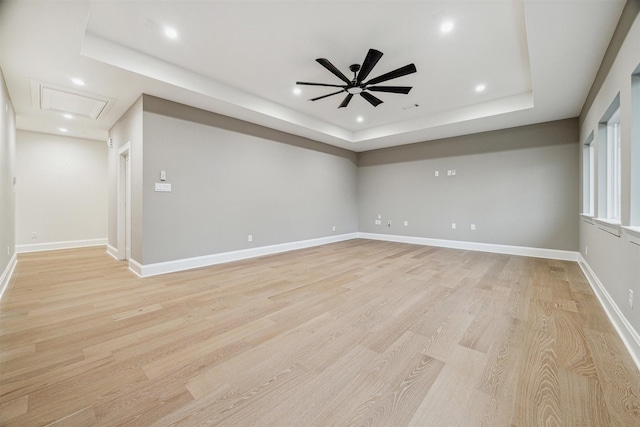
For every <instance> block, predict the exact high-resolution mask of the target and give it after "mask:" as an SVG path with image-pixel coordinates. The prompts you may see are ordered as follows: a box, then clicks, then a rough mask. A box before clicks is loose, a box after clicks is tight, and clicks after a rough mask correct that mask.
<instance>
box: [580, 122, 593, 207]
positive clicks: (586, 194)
mask: <svg viewBox="0 0 640 427" xmlns="http://www.w3.org/2000/svg"><path fill="white" fill-rule="evenodd" d="M582 187H583V193H582V213H583V214H584V215H587V216H593V215H594V214H595V206H594V205H595V147H594V144H593V132H591V133H590V134H589V137H588V138H587V142H585V144H584V148H583V149H582Z"/></svg>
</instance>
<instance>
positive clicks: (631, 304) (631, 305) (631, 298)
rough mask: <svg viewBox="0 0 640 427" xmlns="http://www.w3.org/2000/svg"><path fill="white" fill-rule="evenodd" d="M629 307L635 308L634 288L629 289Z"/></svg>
mask: <svg viewBox="0 0 640 427" xmlns="http://www.w3.org/2000/svg"><path fill="white" fill-rule="evenodd" d="M629 307H630V308H633V289H629Z"/></svg>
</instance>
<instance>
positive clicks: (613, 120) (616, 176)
mask: <svg viewBox="0 0 640 427" xmlns="http://www.w3.org/2000/svg"><path fill="white" fill-rule="evenodd" d="M620 122H621V114H620V107H618V108H617V109H616V110H615V111H614V112H613V114H611V117H609V119H608V120H607V187H606V188H607V217H606V218H607V219H608V220H610V221H611V222H614V223H620V222H621V219H622V157H621V149H622V137H621V129H620Z"/></svg>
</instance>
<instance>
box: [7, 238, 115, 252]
mask: <svg viewBox="0 0 640 427" xmlns="http://www.w3.org/2000/svg"><path fill="white" fill-rule="evenodd" d="M106 244H107V239H106V238H105V239H89V240H69V241H66V242H51V243H35V244H32V245H17V246H16V252H17V253H19V254H24V253H28V252H42V251H56V250H59V249H75V248H88V247H91V246H105V245H106Z"/></svg>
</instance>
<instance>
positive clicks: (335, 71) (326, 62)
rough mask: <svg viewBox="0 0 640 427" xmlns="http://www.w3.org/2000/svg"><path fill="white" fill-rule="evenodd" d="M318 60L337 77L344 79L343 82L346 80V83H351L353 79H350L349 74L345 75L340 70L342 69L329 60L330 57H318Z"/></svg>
mask: <svg viewBox="0 0 640 427" xmlns="http://www.w3.org/2000/svg"><path fill="white" fill-rule="evenodd" d="M316 62H317V63H318V64H320V65H322V66H323V67H324V68H326V69H327V70H329V71H331V72H332V73H333V74H334V75H335V76H336V77H338V78H339V79H340V80H342V81H343V82H345V83H346V84H348V85H349V84H351V80H349V79H348V78H347V76H345V75H344V74H342V73H341V72H340V70H338V69H337V68H336V67H335V66H334V65H333V64H332V63H331V62H329V60H328V59H325V58H318V59H316Z"/></svg>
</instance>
